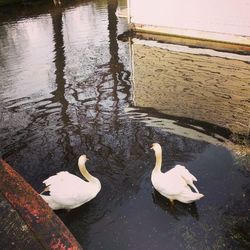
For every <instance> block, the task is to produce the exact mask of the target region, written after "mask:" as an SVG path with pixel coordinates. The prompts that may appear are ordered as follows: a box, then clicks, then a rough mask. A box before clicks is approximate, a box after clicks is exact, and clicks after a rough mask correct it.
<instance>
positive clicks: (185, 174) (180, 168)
mask: <svg viewBox="0 0 250 250" xmlns="http://www.w3.org/2000/svg"><path fill="white" fill-rule="evenodd" d="M173 171H176V172H178V173H179V174H180V175H181V176H182V178H184V179H185V180H186V181H197V179H196V178H195V176H194V175H192V174H191V173H190V172H189V171H188V170H187V169H186V167H184V166H182V165H176V166H175V167H174V168H173Z"/></svg>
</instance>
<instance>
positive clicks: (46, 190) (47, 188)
mask: <svg viewBox="0 0 250 250" xmlns="http://www.w3.org/2000/svg"><path fill="white" fill-rule="evenodd" d="M45 192H49V187H46V188H45V189H44V190H43V191H42V192H41V193H40V194H43V193H45Z"/></svg>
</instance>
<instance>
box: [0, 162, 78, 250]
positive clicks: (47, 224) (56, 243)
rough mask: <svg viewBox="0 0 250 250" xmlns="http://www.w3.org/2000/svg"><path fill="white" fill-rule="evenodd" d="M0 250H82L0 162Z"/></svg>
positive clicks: (14, 173)
mask: <svg viewBox="0 0 250 250" xmlns="http://www.w3.org/2000/svg"><path fill="white" fill-rule="evenodd" d="M0 190H1V196H0V211H1V222H0V229H1V232H0V234H1V240H0V247H1V249H81V246H80V245H79V243H78V242H77V241H76V239H75V238H74V236H73V235H72V234H71V233H70V232H69V230H68V229H67V228H66V227H65V225H64V224H63V223H62V221H61V220H60V219H59V218H58V217H57V215H56V214H55V213H54V212H53V211H52V210H51V209H50V208H49V206H48V205H47V204H46V203H45V202H44V201H43V199H42V198H41V197H40V196H39V195H38V194H37V192H36V191H35V190H33V188H32V187H31V186H30V185H29V184H28V183H27V182H26V181H25V180H24V179H23V178H22V177H21V176H20V175H19V174H18V173H17V172H15V171H14V170H13V169H12V168H11V167H10V166H9V165H8V164H7V163H6V162H5V161H3V160H0Z"/></svg>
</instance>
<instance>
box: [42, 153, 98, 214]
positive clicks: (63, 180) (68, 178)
mask: <svg viewBox="0 0 250 250" xmlns="http://www.w3.org/2000/svg"><path fill="white" fill-rule="evenodd" d="M87 160H88V159H87V157H86V155H81V156H80V157H79V159H78V167H79V170H80V172H81V174H82V175H83V177H84V178H85V179H86V180H87V181H85V180H83V179H81V178H79V177H78V176H76V175H73V174H70V173H69V172H67V171H61V172H59V173H57V174H56V175H53V176H51V177H49V178H48V179H46V180H45V181H43V183H44V184H45V185H46V188H45V189H44V191H43V192H42V193H41V194H40V195H41V197H42V198H43V199H44V200H45V201H46V202H47V203H48V205H49V206H50V207H51V208H52V209H54V210H57V209H67V210H71V209H73V208H76V207H79V206H81V205H83V204H84V203H86V202H88V201H90V200H92V199H93V198H95V197H96V195H97V194H98V193H99V191H100V190H101V183H100V181H99V180H98V179H97V178H96V177H94V176H93V175H91V174H90V173H89V172H88V170H87V168H86V165H85V163H86V161H87ZM47 191H48V192H49V193H50V194H49V195H43V193H44V192H47Z"/></svg>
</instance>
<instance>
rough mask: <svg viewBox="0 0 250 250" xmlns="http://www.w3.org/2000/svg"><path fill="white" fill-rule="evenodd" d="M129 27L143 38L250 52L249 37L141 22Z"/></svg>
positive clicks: (244, 52) (236, 51)
mask: <svg viewBox="0 0 250 250" xmlns="http://www.w3.org/2000/svg"><path fill="white" fill-rule="evenodd" d="M130 29H131V30H132V31H134V32H136V34H139V35H141V36H142V38H144V39H152V40H158V41H163V42H168V43H173V44H180V45H186V46H195V47H202V48H211V49H216V50H221V51H230V52H235V53H242V54H250V37H244V36H239V35H233V34H222V33H215V32H205V31H198V30H189V29H177V28H169V27H156V26H150V25H142V24H131V26H130Z"/></svg>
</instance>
